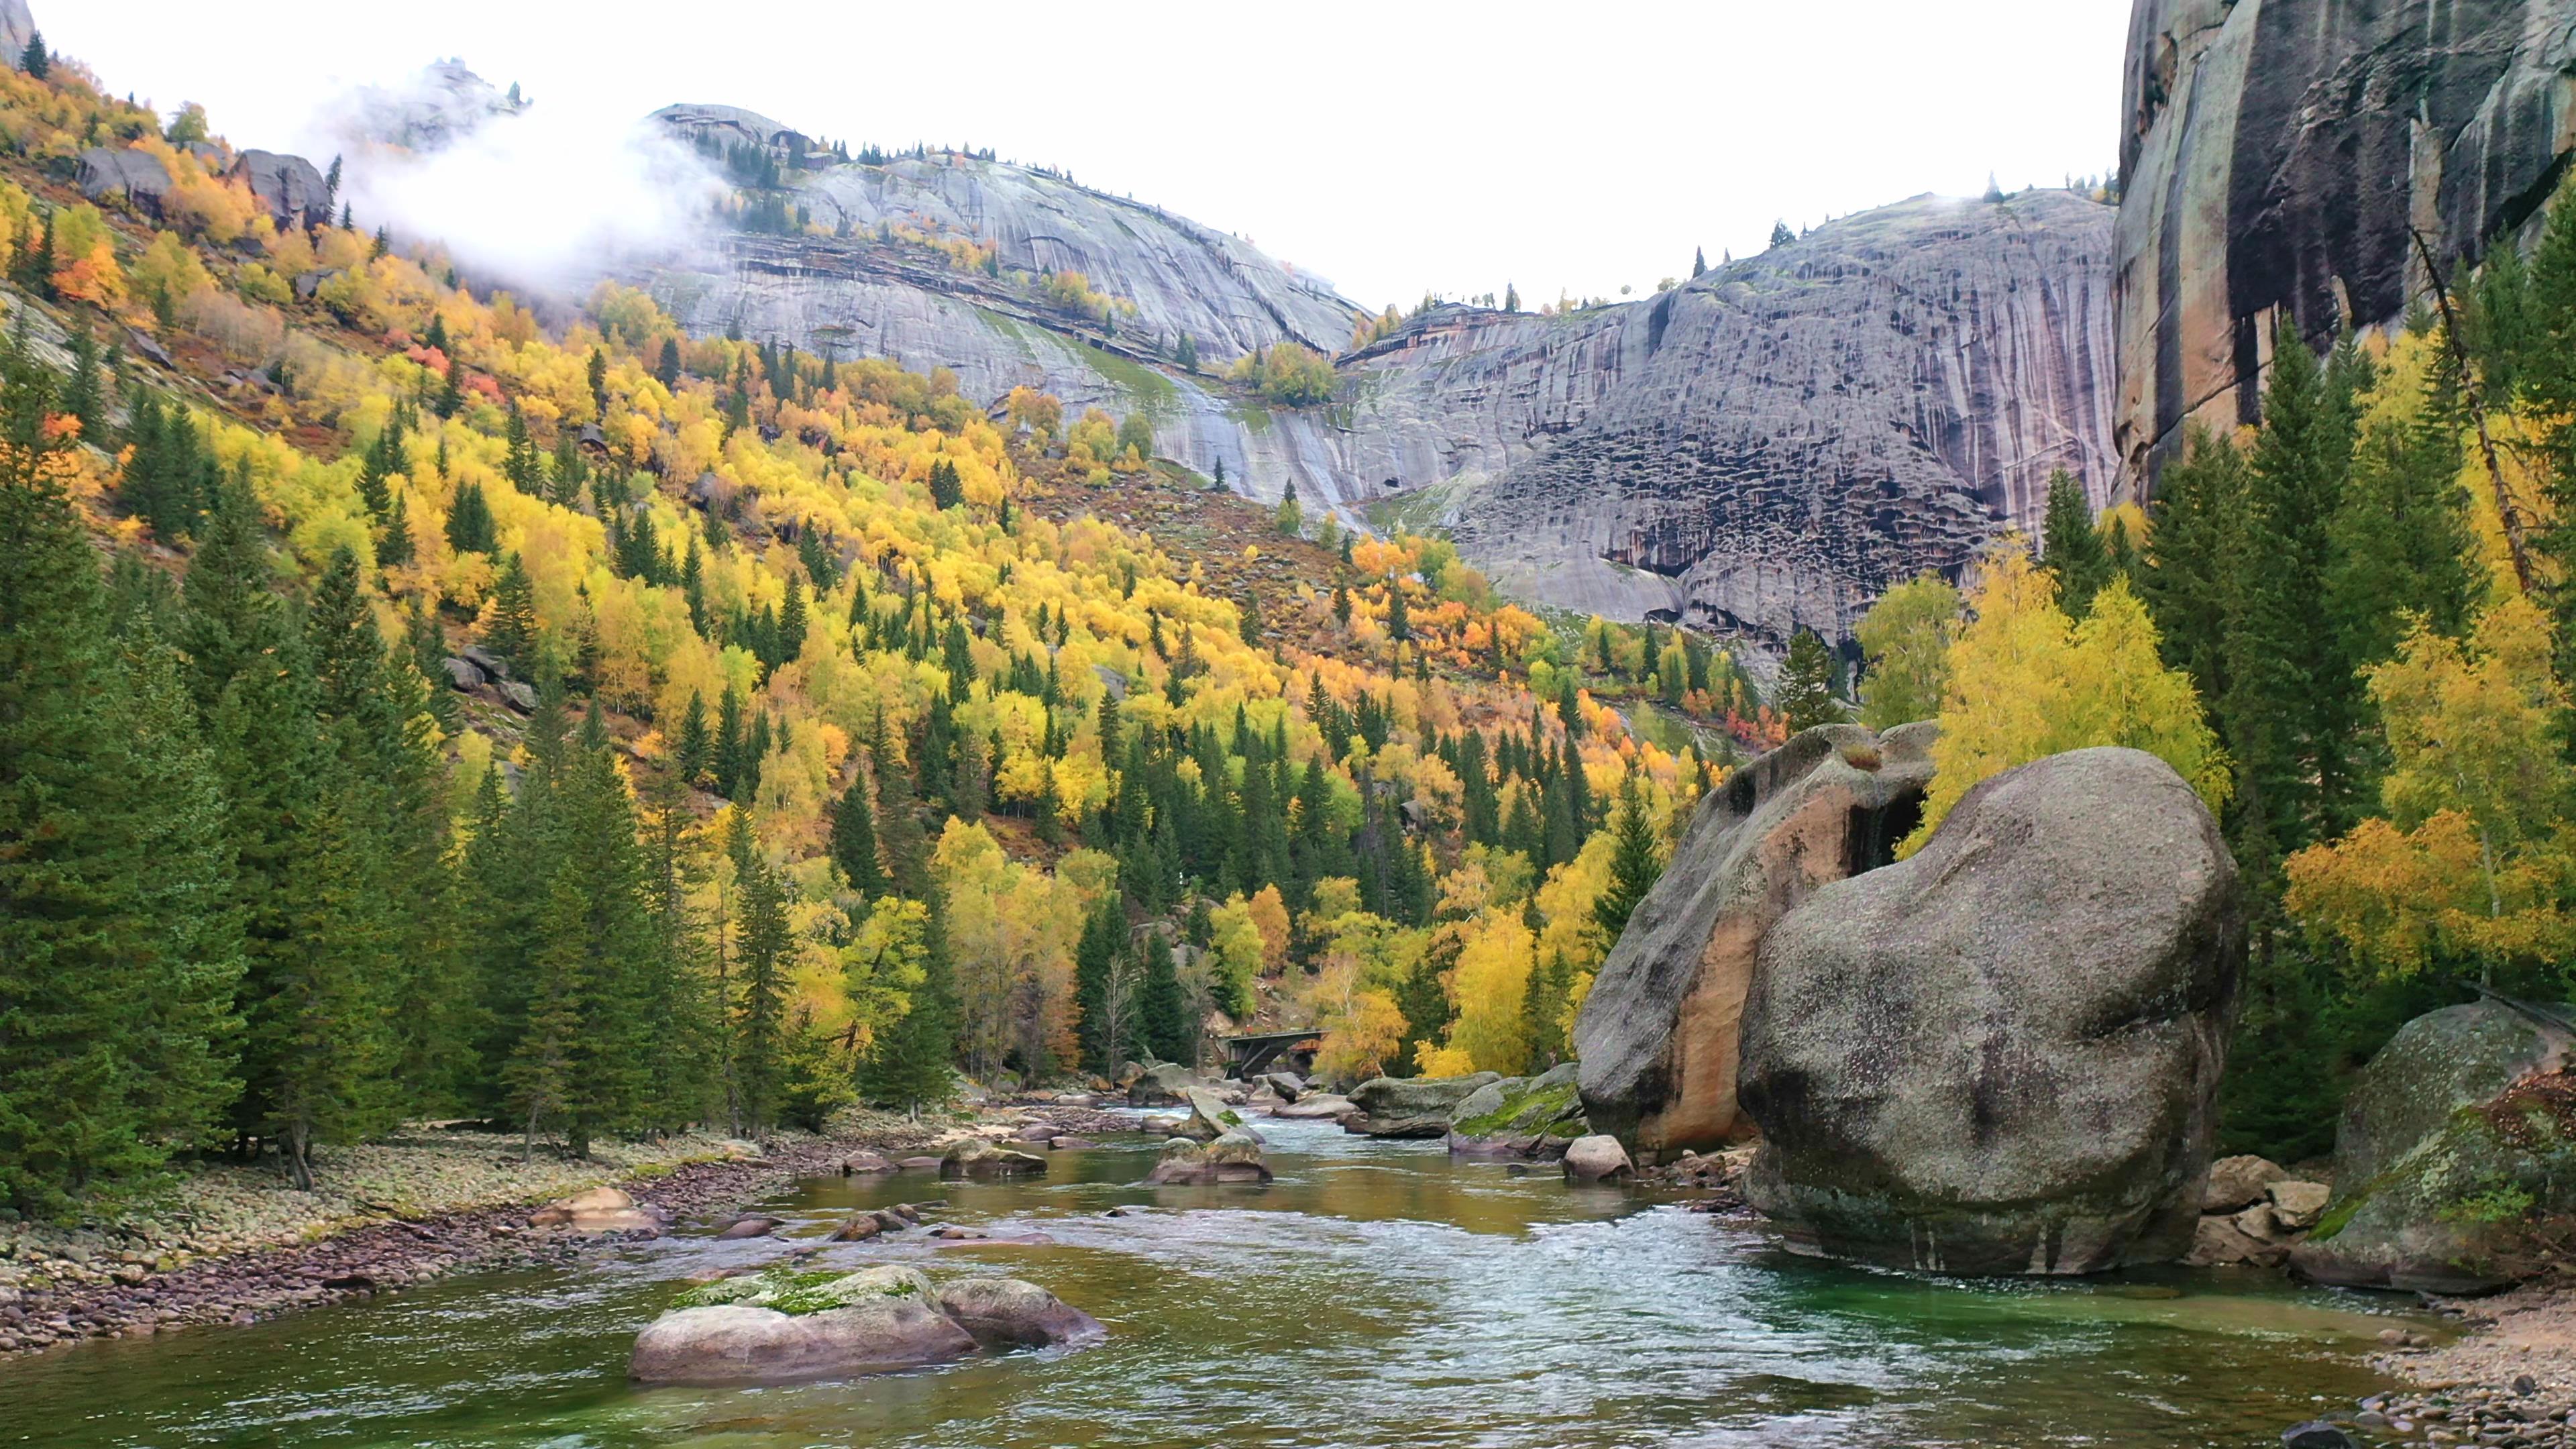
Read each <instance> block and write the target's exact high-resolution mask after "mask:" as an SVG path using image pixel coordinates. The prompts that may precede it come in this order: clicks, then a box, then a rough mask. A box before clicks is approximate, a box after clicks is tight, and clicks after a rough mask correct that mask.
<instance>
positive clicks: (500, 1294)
mask: <svg viewBox="0 0 2576 1449" xmlns="http://www.w3.org/2000/svg"><path fill="white" fill-rule="evenodd" d="M1260 1125H1261V1127H1262V1129H1263V1131H1264V1132H1265V1133H1266V1134H1267V1135H1268V1136H1269V1137H1270V1139H1271V1144H1272V1145H1271V1154H1270V1155H1271V1165H1272V1167H1273V1168H1274V1169H1275V1170H1276V1171H1277V1173H1278V1181H1277V1182H1275V1183H1273V1184H1272V1185H1270V1186H1269V1187H1267V1188H1244V1187H1229V1188H1186V1189H1184V1188H1146V1187H1140V1186H1136V1185H1134V1184H1136V1183H1137V1181H1138V1180H1139V1179H1141V1178H1142V1177H1143V1176H1144V1175H1145V1172H1146V1169H1147V1168H1148V1167H1149V1166H1150V1165H1151V1162H1152V1144H1150V1143H1149V1142H1147V1141H1146V1140H1145V1139H1143V1138H1141V1137H1139V1138H1135V1139H1132V1140H1113V1141H1112V1142H1111V1143H1110V1144H1109V1145H1105V1146H1102V1147H1099V1148H1094V1149H1086V1150H1081V1151H1073V1152H1062V1153H1057V1154H1055V1155H1054V1160H1053V1168H1054V1170H1053V1172H1052V1173H1051V1175H1050V1176H1049V1177H1048V1178H1047V1179H1046V1180H1044V1181H1041V1182H1035V1183H1013V1184H983V1183H948V1184H939V1183H935V1182H933V1181H931V1180H930V1179H929V1178H928V1177H926V1176H925V1175H924V1174H920V1173H905V1174H902V1175H900V1176H896V1177H891V1178H855V1179H846V1180H845V1179H841V1178H837V1177H835V1178H828V1179H818V1180H813V1181H809V1182H806V1183H803V1184H801V1185H800V1186H799V1187H798V1188H797V1189H796V1190H795V1191H793V1192H791V1193H789V1194H787V1195H786V1196H784V1197H782V1198H780V1199H778V1200H776V1201H774V1202H772V1203H769V1204H765V1205H763V1206H765V1207H766V1208H767V1209H768V1210H770V1211H773V1212H779V1213H782V1214H783V1215H784V1216H787V1217H790V1218H792V1219H795V1220H796V1222H795V1223H794V1225H793V1226H790V1227H788V1228H785V1229H782V1230H781V1237H784V1238H788V1239H794V1238H799V1237H802V1238H806V1239H808V1240H811V1239H813V1238H815V1237H817V1236H818V1235H820V1234H822V1233H823V1232H825V1231H827V1230H828V1228H829V1227H830V1226H831V1225H832V1224H834V1223H836V1222H838V1221H839V1220H840V1218H842V1217H844V1216H846V1215H847V1213H848V1211H849V1210H850V1209H852V1208H858V1207H871V1206H882V1205H888V1204H891V1203H894V1202H897V1201H902V1200H914V1201H919V1200H925V1199H929V1198H934V1197H941V1196H944V1197H946V1198H947V1200H948V1207H947V1208H945V1209H943V1210H942V1212H941V1220H942V1221H946V1222H954V1223H960V1224H965V1225H969V1226H976V1227H983V1228H987V1229H991V1230H995V1231H1010V1232H1030V1231H1038V1232H1043V1233H1045V1234H1046V1235H1047V1236H1049V1237H1051V1238H1053V1239H1054V1240H1055V1242H1054V1243H1053V1244H1052V1245H1026V1246H1018V1245H1010V1246H1005V1245H986V1246H974V1245H966V1244H945V1245H940V1246H933V1245H932V1244H930V1243H926V1242H912V1241H897V1242H892V1243H883V1244H850V1245H846V1246H838V1245H836V1246H834V1247H831V1248H829V1249H827V1250H826V1251H825V1252H824V1253H823V1254H822V1255H821V1256H820V1257H819V1258H818V1259H817V1265H818V1266H829V1265H837V1264H847V1265H850V1266H853V1267H856V1266H862V1265H864V1264H867V1263H870V1262H879V1261H886V1260H890V1259H899V1260H904V1261H913V1262H918V1263H919V1264H920V1265H921V1266H923V1267H925V1268H927V1269H929V1270H930V1271H931V1272H932V1273H933V1275H934V1276H936V1275H939V1274H943V1273H975V1272H1007V1273H1010V1274H1013V1275H1016V1276H1019V1277H1024V1278H1029V1279H1032V1280H1034V1281H1036V1282H1038V1283H1041V1284H1043V1285H1045V1286H1046V1287H1048V1288H1050V1289H1052V1290H1054V1291H1055V1292H1056V1293H1057V1294H1059V1295H1060V1296H1062V1297H1063V1298H1065V1299H1066V1300H1067V1301H1069V1302H1071V1303H1073V1304H1075V1305H1076V1306H1078V1307H1082V1308H1085V1309H1087V1310H1089V1311H1090V1312H1091V1313H1093V1314H1094V1315H1096V1316H1097V1317H1099V1318H1100V1319H1102V1320H1103V1321H1105V1322H1106V1323H1107V1324H1108V1325H1109V1329H1110V1339H1109V1341H1108V1343H1107V1344H1106V1345H1104V1346H1102V1347H1098V1348H1093V1349H1088V1350H1084V1351H1080V1352H1073V1353H1054V1352H1040V1353H1021V1354H1014V1355H1009V1356H1005V1357H999V1358H984V1359H977V1360H972V1361H969V1362H967V1363H964V1364H960V1365H956V1366H951V1367H947V1368H940V1369H929V1370H923V1371H920V1372H915V1373H907V1374H897V1375H892V1376H887V1377H882V1378H874V1379H866V1380H860V1381H856V1382H851V1383H838V1384H810V1385H800V1386H796V1387H790V1388H772V1389H756V1390H710V1389H639V1388H636V1387H633V1386H631V1385H629V1384H628V1383H627V1382H626V1381H625V1377H624V1369H625V1363H626V1354H627V1350H628V1347H629V1346H630V1344H631V1343H632V1341H633V1337H634V1333H635V1330H636V1329H637V1328H639V1327H640V1326H642V1325H643V1324H644V1323H645V1322H647V1321H648V1320H650V1319H651V1318H652V1317H653V1315H654V1314H655V1313H656V1312H658V1311H659V1309H660V1308H661V1306H662V1305H663V1304H664V1303H665V1302H666V1301H667V1300H668V1299H669V1297H670V1296H671V1294H672V1292H673V1291H674V1288H675V1286H676V1284H677V1282H678V1280H680V1279H682V1278H685V1277H686V1276H688V1275H689V1274H691V1273H695V1272H699V1271H702V1270H705V1269H709V1268H713V1267H718V1266H724V1265H745V1266H749V1265H755V1264H760V1263H765V1262H769V1261H772V1260H775V1259H777V1258H779V1257H780V1256H782V1255H783V1252H784V1245H783V1244H782V1243H781V1242H780V1241H779V1239H777V1238H772V1239H768V1240H753V1241H750V1242H731V1243H720V1242H717V1241H715V1240H714V1239H713V1238H712V1237H710V1236H708V1235H707V1234H708V1233H709V1232H711V1227H710V1226H709V1225H705V1224H699V1225H690V1226H685V1227H684V1228H683V1229H682V1231H681V1232H680V1233H679V1234H677V1235H674V1236H672V1237H668V1238H665V1239H662V1240H660V1241H657V1242H653V1243H647V1244H639V1245H635V1246H633V1247H630V1248H624V1249H620V1250H617V1251H615V1252H613V1253H608V1254H602V1255H599V1256H597V1257H594V1258H592V1259H590V1260H588V1261H585V1262H584V1263H582V1264H580V1265H579V1266H577V1267H573V1268H569V1269H560V1270H547V1271H541V1272H522V1273H489V1274H477V1275H466V1276H460V1277H458V1278H455V1279H452V1280H450V1281H447V1282H444V1283H440V1284H436V1285H433V1286H429V1287H425V1288H420V1289H416V1290H413V1291H410V1292H406V1293H401V1294H396V1295H391V1296H388V1297H385V1298H382V1299H378V1300H375V1301H372V1302H368V1303H364V1304H357V1305H349V1306H341V1307H333V1308H324V1309H316V1310H313V1311H310V1312H305V1313H300V1314H291V1315H289V1316H286V1317H284V1318H280V1319H277V1320H274V1321H272V1322H268V1323H261V1324H257V1325H253V1326H249V1327H242V1328H217V1329H201V1330H194V1331H190V1332H186V1333H178V1334H172V1335H169V1336H166V1337H162V1338H157V1339H141V1340H124V1341H112V1342H102V1343H97V1344H91V1345H86V1346H82V1347H78V1348H74V1349H71V1350H68V1351H61V1352H56V1353H53V1354H50V1355H45V1356H42V1357H38V1358H35V1359H27V1360H18V1361H11V1362H0V1444H11V1445H14V1444H30V1445H46V1446H62V1449H89V1446H110V1445H115V1446H146V1445H149V1446H171V1449H177V1446H191V1445H222V1446H252V1445H297V1446H302V1445H323V1446H377V1445H384V1446H396V1445H400V1446H526V1449H538V1446H543V1449H625V1446H658V1445H683V1444H685V1445H692V1446H710V1449H715V1446H722V1449H790V1446H795V1449H804V1446H842V1445H848V1446H871V1449H873V1446H940V1449H1037V1446H1136V1449H1148V1446H1150V1449H1165V1446H1175V1449H1177V1446H1187V1449H1199V1446H1211V1445H1226V1446H1255V1445H1281V1446H1289V1445H1295V1446H1371V1445H1396V1444H1401V1445H1426V1446H1457V1449H1578V1446H1581V1449H1589V1446H1614V1445H1615V1446H1631V1445H1634V1446H1647V1445H1656V1446H1676V1449H1693V1446H1709V1449H1720V1446H1725V1449H1733V1446H1756V1445H1793V1444H1794V1445H1801V1446H1808V1445H1815V1446H1837V1445H1868V1446H1897V1445H1905V1446H1936V1445H2015V1446H2018V1445H2061V1444H2062V1445H2107V1446H2130V1445H2135V1446H2140V1449H2144V1446H2151V1445H2152V1446H2157V1449H2172V1446H2184V1445H2229V1446H2254V1445H2264V1444H2277V1443H2278V1442H2279V1439H2278V1437H2277V1436H2278V1434H2279V1433H2280V1431H2281V1429H2282V1428H2283V1427H2285V1426H2287V1425H2289V1424H2291V1423H2295V1422H2297V1421H2299V1420H2301V1419H2305V1418H2310V1417H2313V1416H2315V1415H2316V1414H2318V1413H2319V1412H2322V1411H2324V1410H2326V1409H2329V1408H2334V1407H2338V1406H2348V1405H2349V1404H2350V1403H2351V1401H2352V1400H2353V1399H2354V1398H2355V1397H2357V1396H2359V1395H2361V1394H2364V1393H2367V1392H2369V1391H2370V1390H2371V1389H2372V1388H2374V1387H2376V1384H2375V1381H2374V1380H2373V1378H2372V1377H2371V1375H2370V1374H2369V1372H2368V1370H2367V1369H2366V1368H2364V1367H2363V1365H2362V1362H2361V1359H2362V1356H2363V1354H2364V1353H2365V1351H2367V1350H2368V1349H2370V1348H2373V1347H2376V1344H2375V1343H2374V1342H2373V1338H2374V1335H2375V1334H2376V1333H2377V1332H2378V1331H2379V1330H2380V1329H2382V1328H2387V1327H2390V1326H2392V1325H2399V1324H2405V1325H2407V1326H2421V1325H2419V1324H2416V1323H2414V1322H2413V1321H2411V1320H2409V1319H2407V1318H2403V1317H2398V1316H2395V1315H2397V1314H2399V1313H2401V1312H2402V1311H2403V1310H2404V1309H2405V1308H2406V1307H2407V1306H2408V1305H2407V1304H2406V1303H2405V1301H2404V1300H2395V1299H2380V1298H2371V1297H2361V1296H2353V1295H2343V1294H2332V1293H2326V1292H2318V1291H2301V1290H2294V1289H2290V1288H2287V1287H2284V1286H2277V1285H2272V1284H2270V1283H2269V1282H2268V1280H2266V1281H2265V1283H2264V1286H2260V1287H2253V1286H2248V1284H2247V1282H2246V1280H2242V1279H2231V1278H2230V1277H2228V1276H2226V1275H2221V1274H2213V1273H2184V1272H2179V1271H2177V1272H2174V1273H2170V1274H2161V1275H2155V1276H2130V1277H2125V1278H2120V1279H2113V1280H2103V1281H2087V1282H2081V1283H2052V1284H2040V1285H2031V1284H1989V1283H1959V1282H1941V1281H1930V1280H1921V1279H1914V1278H1908V1277H1903V1276H1899V1275H1894V1274H1882V1273H1870V1272H1859V1271H1853V1270H1849V1269H1842V1268H1835V1267H1829V1266H1824V1265H1820V1264H1816V1263H1812V1262H1808V1261H1805V1260H1800V1259H1795V1258H1790V1257H1787V1256H1785V1255H1783V1254H1780V1253H1778V1252H1777V1251H1775V1250H1773V1249H1771V1248H1770V1247H1768V1246H1767V1245H1766V1243H1765V1242H1764V1240H1763V1239H1762V1238H1761V1237H1760V1236H1758V1235H1756V1234H1754V1233H1750V1232H1746V1231H1744V1230H1742V1229H1740V1228H1736V1227H1730V1226H1728V1225H1726V1224H1724V1223H1721V1222H1716V1221H1713V1220H1711V1219H1709V1218H1707V1217H1703V1216H1699V1215H1696V1214H1692V1213H1686V1212H1683V1211H1681V1210H1680V1209H1679V1208H1677V1207H1674V1206H1672V1205H1671V1204H1670V1203H1669V1202H1668V1201H1664V1200H1659V1199H1657V1198H1655V1197H1653V1196H1652V1195H1647V1194H1633V1193H1628V1192H1623V1191H1619V1190H1615V1189H1605V1188H1583V1189H1575V1188H1568V1187H1566V1186H1564V1185H1563V1184H1562V1183H1560V1182H1559V1181H1557V1180H1556V1179H1555V1177H1553V1176H1552V1175H1547V1174H1545V1173H1543V1172H1542V1173H1539V1174H1533V1175H1531V1176H1528V1177H1517V1178H1516V1177H1512V1176H1509V1175H1507V1174H1506V1173H1505V1171H1504V1169H1503V1168H1502V1167H1500V1166H1498V1165H1494V1164H1487V1163H1452V1162H1451V1161H1450V1160H1449V1159H1448V1157H1447V1155H1446V1154H1445V1153H1444V1152H1443V1151H1442V1150H1441V1148H1440V1146H1439V1144H1437V1143H1381V1142H1371V1141H1367V1140H1364V1139H1359V1138H1353V1137H1348V1136H1345V1135H1344V1134H1342V1133H1341V1132H1340V1131H1339V1130H1337V1129H1335V1128H1332V1127H1330V1126H1322V1125H1313V1124H1302V1123H1287V1122H1268V1121H1264V1122H1262V1123H1261V1124H1260ZM1112 1207H1125V1208H1127V1209H1128V1210H1129V1211H1128V1213H1127V1214H1126V1215H1125V1216H1122V1217H1117V1218H1110V1217H1105V1216H1103V1214H1104V1213H1105V1212H1106V1211H1107V1210H1108V1209H1109V1208H1112Z"/></svg>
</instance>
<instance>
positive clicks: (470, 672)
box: [439, 659, 483, 692]
mask: <svg viewBox="0 0 2576 1449" xmlns="http://www.w3.org/2000/svg"><path fill="white" fill-rule="evenodd" d="M439 668H441V669H444V670H446V671H447V685H448V688H450V689H454V690H457V691H460V692H462V691H465V690H469V689H479V688H481V687H482V685H483V671H482V670H480V669H477V668H475V667H474V664H473V662H472V661H470V660H465V659H442V660H440V661H439Z"/></svg>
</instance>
